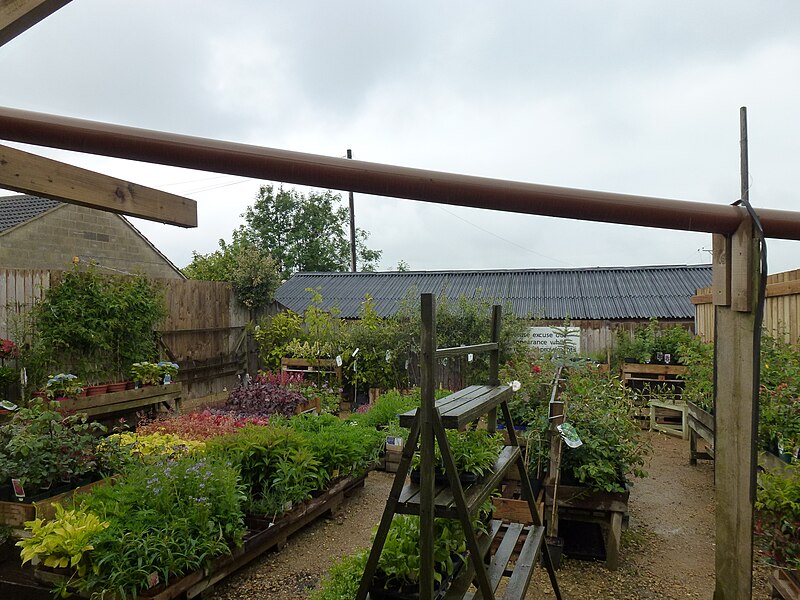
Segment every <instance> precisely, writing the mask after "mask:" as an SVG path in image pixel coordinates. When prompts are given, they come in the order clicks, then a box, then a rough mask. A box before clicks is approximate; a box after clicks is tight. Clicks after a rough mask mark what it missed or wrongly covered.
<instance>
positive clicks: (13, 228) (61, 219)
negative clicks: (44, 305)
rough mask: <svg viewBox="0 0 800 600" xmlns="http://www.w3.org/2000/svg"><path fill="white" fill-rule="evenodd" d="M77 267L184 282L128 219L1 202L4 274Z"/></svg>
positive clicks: (11, 199) (29, 201) (54, 205)
mask: <svg viewBox="0 0 800 600" xmlns="http://www.w3.org/2000/svg"><path fill="white" fill-rule="evenodd" d="M76 261H79V262H81V263H89V262H93V263H95V264H96V265H97V266H98V267H99V268H100V269H101V270H102V271H107V272H110V273H130V274H136V273H142V274H144V275H147V276H148V277H153V278H167V279H184V276H183V274H182V273H181V272H180V270H179V269H178V268H177V267H176V266H175V265H174V264H172V262H170V260H169V259H168V258H167V257H166V256H164V255H163V254H161V252H159V251H158V248H156V247H155V246H154V245H153V244H152V243H150V241H149V240H148V239H147V238H146V237H145V236H144V235H142V233H141V232H139V230H138V229H136V228H135V227H134V226H133V225H132V224H131V223H130V222H129V221H128V220H127V219H126V218H125V217H123V216H120V215H117V214H114V213H110V212H106V211H102V210H96V209H93V208H86V207H84V206H78V205H75V204H65V203H63V202H58V201H57V200H50V199H47V198H38V197H36V196H28V195H16V196H5V197H0V269H49V270H66V269H69V268H70V267H71V266H72V264H73V263H74V262H76Z"/></svg>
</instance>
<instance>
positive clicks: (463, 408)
mask: <svg viewBox="0 0 800 600" xmlns="http://www.w3.org/2000/svg"><path fill="white" fill-rule="evenodd" d="M511 394H512V391H511V388H510V387H509V386H507V385H471V386H469V387H467V388H464V389H463V390H460V391H458V392H455V393H453V394H450V395H449V396H445V397H444V398H441V399H439V400H437V401H436V408H437V409H438V410H439V414H440V415H441V417H442V425H444V427H445V428H447V429H463V428H464V427H466V426H467V425H468V424H469V423H471V422H472V421H475V420H476V419H478V418H479V417H480V416H482V415H485V414H486V413H488V412H489V411H490V410H492V409H493V408H495V407H496V406H498V405H499V404H500V403H501V402H503V401H505V400H509V399H510V398H511ZM416 414H417V409H416V408H414V409H412V410H410V411H408V412H405V413H403V414H401V415H400V425H401V426H402V427H411V422H412V421H413V420H414V416H415V415H416Z"/></svg>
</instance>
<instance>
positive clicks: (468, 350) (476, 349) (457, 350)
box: [435, 342, 500, 358]
mask: <svg viewBox="0 0 800 600" xmlns="http://www.w3.org/2000/svg"><path fill="white" fill-rule="evenodd" d="M499 349H500V344H498V343H497V342H486V343H485V344H473V345H471V346H453V347H452V348H438V349H437V350H436V353H435V356H436V358H443V357H445V356H460V355H462V354H481V353H482V352H491V351H492V350H499Z"/></svg>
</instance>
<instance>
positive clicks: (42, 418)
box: [0, 399, 105, 494]
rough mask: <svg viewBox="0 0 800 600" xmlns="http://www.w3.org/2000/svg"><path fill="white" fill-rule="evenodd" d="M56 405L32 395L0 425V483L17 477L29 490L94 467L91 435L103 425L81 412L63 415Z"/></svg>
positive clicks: (75, 475)
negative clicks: (89, 419)
mask: <svg viewBox="0 0 800 600" xmlns="http://www.w3.org/2000/svg"><path fill="white" fill-rule="evenodd" d="M58 407H59V405H58V402H52V403H49V402H44V401H43V400H41V399H36V400H34V401H32V402H31V403H30V405H29V406H28V407H27V408H26V407H21V408H19V410H17V411H16V412H15V413H14V415H13V416H12V418H11V421H10V422H8V423H6V424H4V425H2V426H1V427H0V448H2V449H3V450H2V452H0V483H3V482H8V481H9V480H10V479H11V478H15V479H20V480H21V481H22V484H23V485H24V486H25V488H26V492H27V493H28V494H30V493H31V492H34V491H36V490H37V489H38V488H40V487H47V486H49V485H50V484H52V483H53V482H54V481H56V480H58V479H60V478H64V477H66V478H70V479H72V478H76V477H81V476H83V475H85V474H87V473H90V472H92V471H93V470H94V469H95V468H96V466H97V462H96V456H95V435H96V433H98V432H101V431H104V429H105V428H104V427H103V426H102V425H100V424H99V423H89V422H87V420H86V417H85V415H70V416H64V415H63V414H62V413H60V412H58V411H57V410H56V409H57V408H58Z"/></svg>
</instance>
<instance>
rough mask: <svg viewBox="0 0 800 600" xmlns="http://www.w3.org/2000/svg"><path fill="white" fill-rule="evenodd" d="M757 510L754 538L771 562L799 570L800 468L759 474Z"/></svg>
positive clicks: (789, 467)
mask: <svg viewBox="0 0 800 600" xmlns="http://www.w3.org/2000/svg"><path fill="white" fill-rule="evenodd" d="M756 509H757V513H756V534H758V535H759V537H761V538H762V539H763V540H764V541H765V542H766V544H767V547H768V552H769V556H770V559H771V561H772V562H773V563H774V564H776V565H778V566H779V567H783V568H788V569H800V465H798V464H794V465H791V466H788V467H787V468H786V470H785V472H783V473H761V474H760V475H759V478H758V497H757V500H756Z"/></svg>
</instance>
